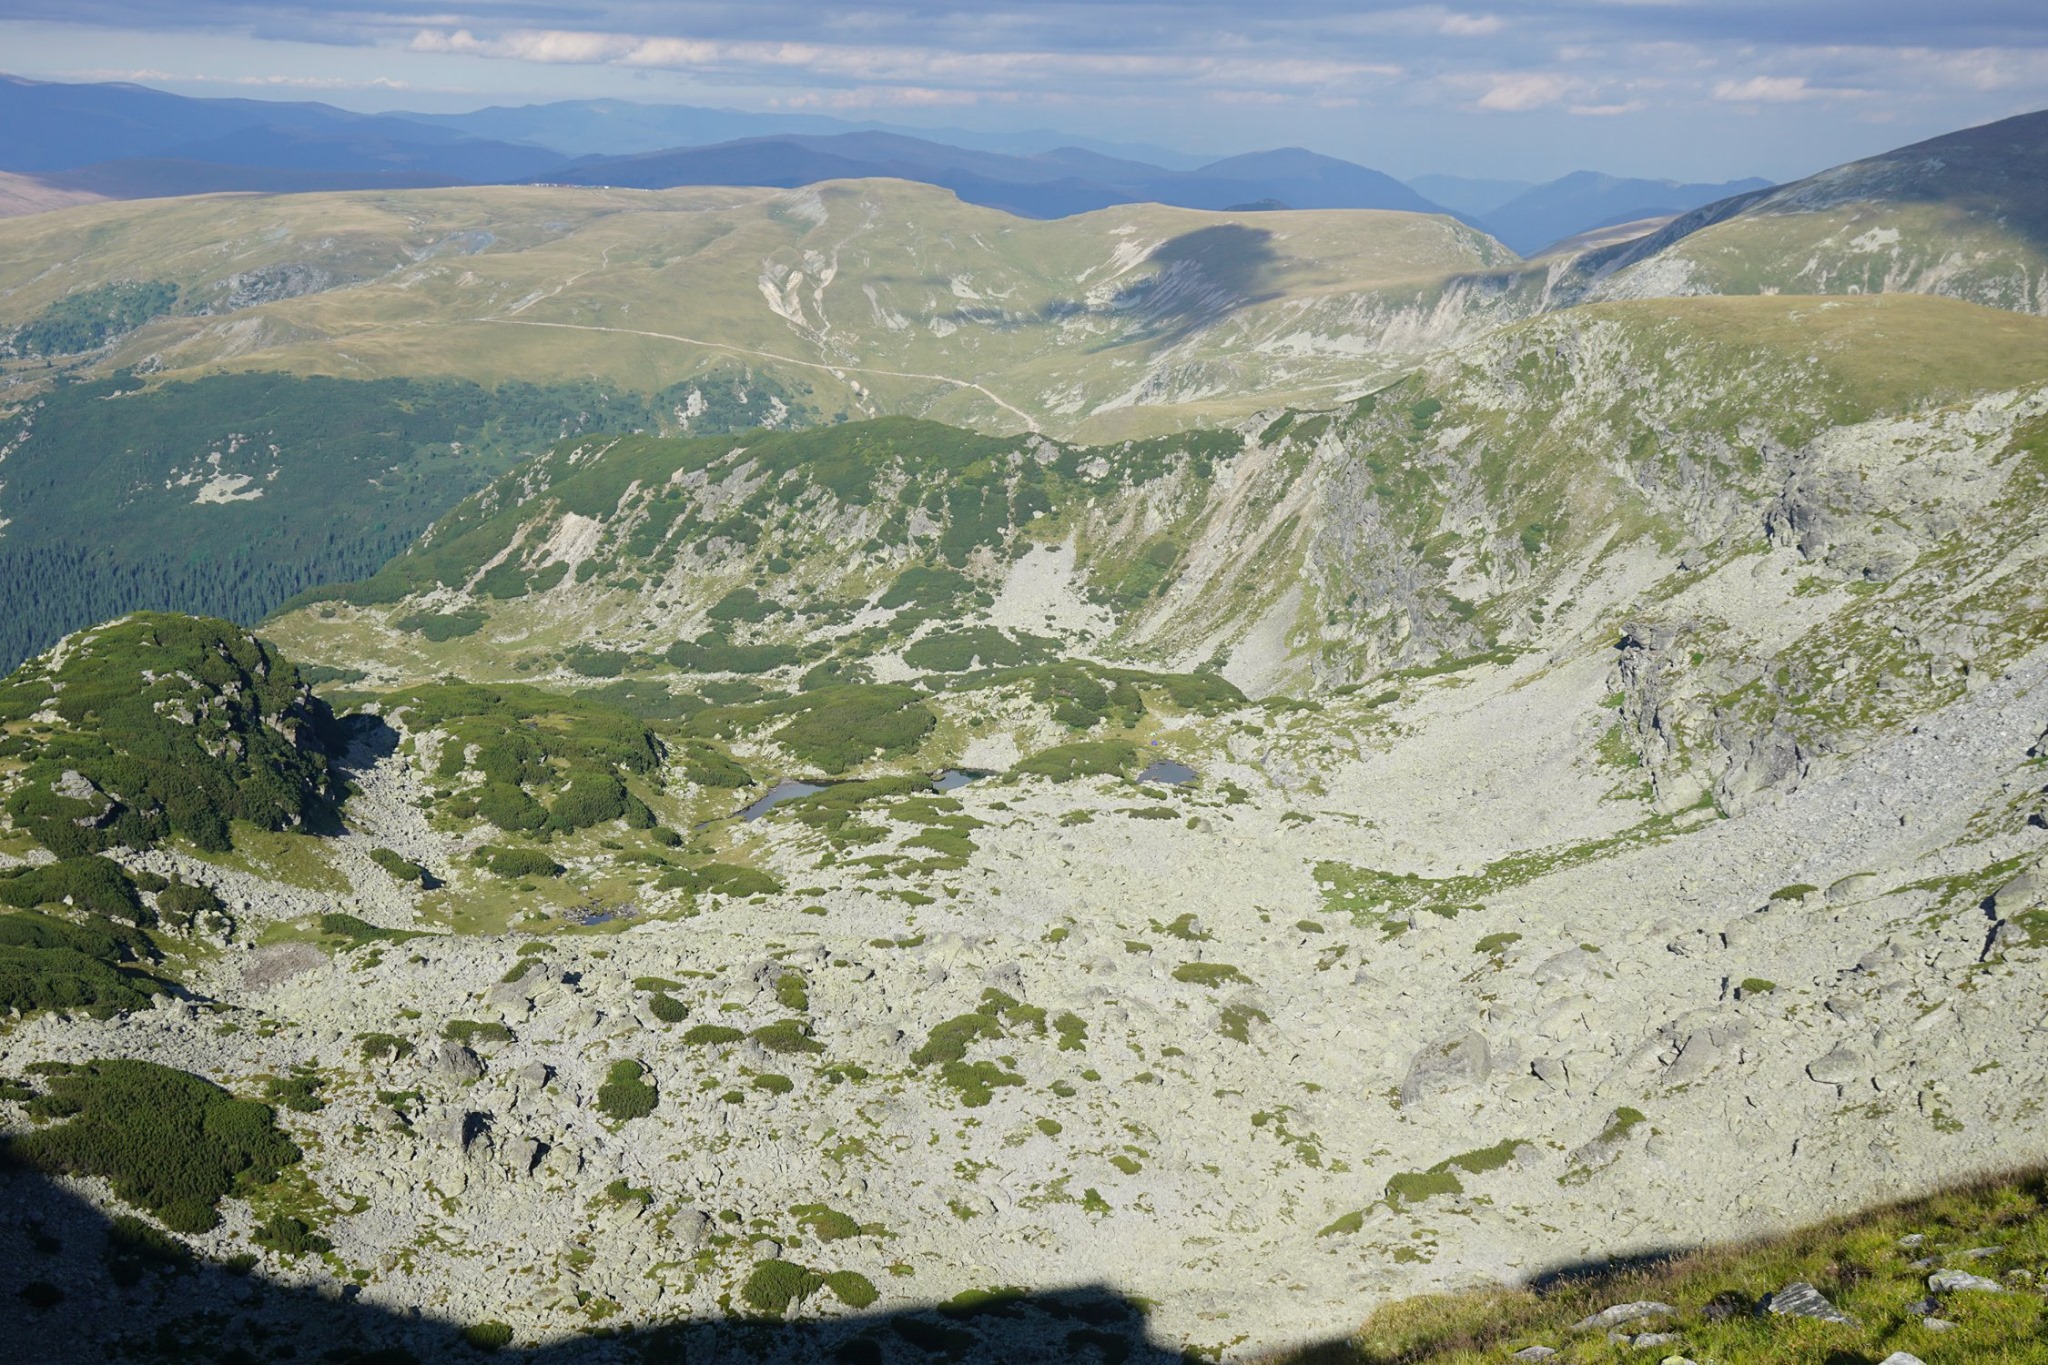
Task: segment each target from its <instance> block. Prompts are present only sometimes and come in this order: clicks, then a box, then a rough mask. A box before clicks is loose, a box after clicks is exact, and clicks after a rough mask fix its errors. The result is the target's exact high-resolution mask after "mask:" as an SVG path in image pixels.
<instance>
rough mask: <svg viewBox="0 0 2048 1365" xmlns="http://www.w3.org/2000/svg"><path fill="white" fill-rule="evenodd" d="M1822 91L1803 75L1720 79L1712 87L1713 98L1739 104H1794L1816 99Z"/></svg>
mask: <svg viewBox="0 0 2048 1365" xmlns="http://www.w3.org/2000/svg"><path fill="white" fill-rule="evenodd" d="M1824 93H1825V92H1824V91H1820V90H1815V89H1814V88H1813V87H1811V86H1809V85H1808V84H1807V83H1806V77H1804V76H1751V77H1750V78H1749V79H1748V80H1746V81H1722V82H1720V83H1719V84H1718V85H1716V86H1715V87H1714V98H1715V99H1717V100H1728V101H1733V102H1736V103H1741V104H1795V103H1797V102H1799V101H1800V100H1810V99H1818V98H1819V97H1820V96H1821V95H1822V94H1824Z"/></svg>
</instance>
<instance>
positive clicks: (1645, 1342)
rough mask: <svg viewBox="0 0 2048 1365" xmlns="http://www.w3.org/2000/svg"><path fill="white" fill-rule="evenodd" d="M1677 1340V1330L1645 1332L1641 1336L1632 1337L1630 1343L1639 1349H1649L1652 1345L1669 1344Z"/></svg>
mask: <svg viewBox="0 0 2048 1365" xmlns="http://www.w3.org/2000/svg"><path fill="white" fill-rule="evenodd" d="M1676 1340H1678V1333H1676V1332H1644V1333H1643V1334H1642V1335H1640V1336H1637V1337H1632V1338H1630V1340H1629V1343H1628V1344H1629V1345H1630V1346H1632V1347H1634V1348H1635V1349H1636V1350H1638V1351H1647V1350H1649V1349H1650V1348H1651V1347H1652V1346H1669V1345H1670V1344H1671V1343H1672V1342H1674V1341H1676Z"/></svg>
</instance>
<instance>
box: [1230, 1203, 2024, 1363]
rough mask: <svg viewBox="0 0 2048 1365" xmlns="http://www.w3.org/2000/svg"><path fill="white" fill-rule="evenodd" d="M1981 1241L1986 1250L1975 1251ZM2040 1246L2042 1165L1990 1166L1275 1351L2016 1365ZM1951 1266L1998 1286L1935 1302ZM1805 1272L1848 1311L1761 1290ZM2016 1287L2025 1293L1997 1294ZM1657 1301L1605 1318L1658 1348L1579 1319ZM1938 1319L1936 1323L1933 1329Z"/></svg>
mask: <svg viewBox="0 0 2048 1365" xmlns="http://www.w3.org/2000/svg"><path fill="white" fill-rule="evenodd" d="M1980 1249H1982V1250H1983V1251H1984V1253H1985V1254H1973V1253H1977V1252H1979V1251H1980ZM2044 1255H2048V1181H2044V1179H2043V1177H2042V1175H2041V1174H2040V1173H2039V1172H2038V1171H2036V1172H2027V1173H2022V1174H2019V1175H2016V1176H2011V1177H2006V1178H2002V1179H1985V1180H1982V1181H1979V1182H1976V1183H1973V1184H1969V1185H1965V1186H1961V1187H1959V1188H1956V1189H1952V1190H1947V1191H1943V1192H1941V1193H1938V1194H1934V1195H1930V1196H1927V1197H1924V1198H1919V1199H1914V1200H1910V1201H1906V1202H1902V1203H1898V1204H1893V1205H1890V1206H1888V1207H1883V1208H1876V1209H1869V1210H1862V1211H1858V1212H1855V1213H1849V1214H1845V1215H1844V1216H1842V1217H1841V1218H1839V1219H1836V1220H1834V1221H1831V1222H1828V1223H1824V1224H1821V1225H1820V1226H1817V1227H1812V1228H1807V1229H1804V1230H1802V1231H1799V1232H1795V1233H1792V1234H1789V1235H1787V1236H1782V1237H1773V1238H1769V1239H1765V1240H1762V1241H1758V1242H1754V1243H1749V1244H1745V1245H1736V1246H1727V1247H1710V1248H1706V1249H1704V1250H1700V1251H1694V1252H1689V1253H1683V1254H1678V1255H1674V1256H1673V1257H1672V1258H1671V1259H1669V1260H1665V1261H1661V1262H1652V1263H1651V1264H1649V1265H1647V1266H1638V1267H1626V1266H1624V1267H1615V1268H1600V1267H1596V1268H1593V1269H1592V1270H1590V1271H1589V1272H1588V1273H1586V1274H1583V1275H1579V1276H1575V1277H1571V1278H1565V1279H1562V1280H1560V1281H1559V1282H1558V1283H1556V1284H1554V1285H1551V1286H1549V1287H1545V1288H1538V1289H1517V1290H1510V1289H1492V1290H1474V1291H1472V1292H1470V1293H1465V1294H1449V1295H1433V1296H1427V1297H1422V1298H1416V1299H1407V1300H1402V1301H1399V1302H1396V1303H1392V1304H1389V1305H1387V1306H1386V1307H1384V1308H1381V1309H1379V1310H1377V1311H1376V1312H1374V1313H1373V1314H1372V1315H1371V1316H1370V1317H1368V1318H1367V1319H1366V1320H1365V1322H1364V1323H1363V1324H1362V1325H1361V1326H1360V1328H1359V1329H1358V1332H1357V1333H1356V1335H1354V1336H1353V1337H1352V1338H1350V1339H1349V1340H1348V1341H1343V1342H1335V1343H1330V1344H1327V1345H1323V1346H1318V1347H1316V1348H1314V1349H1312V1350H1309V1351H1305V1352H1292V1353H1288V1354H1285V1355H1280V1356H1275V1357H1271V1358H1270V1359H1272V1360H1274V1361H1276V1362H1278V1361H1286V1362H1290V1365H1396V1363H1397V1362H1398V1363H1399V1365H1479V1362H1482V1361H1486V1362H1490V1361H1497V1360H1501V1359H1503V1358H1505V1357H1507V1356H1508V1355H1509V1354H1510V1353H1512V1352H1514V1351H1517V1350H1522V1349H1525V1348H1527V1347H1530V1346H1548V1347H1550V1348H1551V1349H1553V1350H1555V1351H1557V1352H1559V1354H1558V1355H1556V1356H1555V1357H1553V1358H1554V1359H1557V1360H1560V1361H1567V1362H1571V1365H1580V1363H1581V1362H1585V1363H1587V1365H1591V1363H1592V1362H1608V1361H1629V1360H1642V1359H1645V1358H1648V1359H1661V1358H1665V1357H1669V1356H1674V1355H1675V1356H1681V1357H1684V1358H1687V1359H1698V1360H1729V1361H1735V1360H1739V1361H1744V1362H1756V1365H1795V1363H1799V1362H1807V1361H1818V1360H1825V1361H1841V1362H1848V1361H1856V1362H1875V1361H1880V1360H1883V1359H1885V1358H1887V1357H1888V1356H1890V1354H1891V1353H1892V1352H1894V1351H1904V1352H1907V1353H1908V1354H1910V1355H1912V1356H1914V1357H1916V1358H1919V1359H1922V1360H1926V1361H1929V1362H1946V1361H1955V1362H1962V1361H1972V1362H1980V1365H2019V1363H2020V1362H2024V1361H2037V1360H2040V1359H2041V1358H2042V1355H2043V1346H2042V1336H2041V1333H2042V1330H2043V1326H2044V1323H2043V1314H2042V1306H2041V1299H2040V1296H2039V1294H2038V1293H2035V1292H2029V1291H2031V1290H2032V1289H2033V1286H2034V1284H2035V1277H2036V1275H2037V1274H2038V1273H2039V1269H2040V1265H2041V1261H2042V1258H2043V1256H2044ZM1943 1269H1947V1270H1959V1271H1961V1272H1963V1273H1965V1274H1969V1275H1974V1276H1977V1277H1980V1278H1983V1279H1987V1280H1989V1281H1991V1282H1992V1283H1993V1284H1995V1285H1998V1286H1999V1288H1998V1289H1996V1290H1992V1291H1989V1292H1987V1291H1986V1290H1983V1289H1974V1290H1958V1291H1953V1292H1948V1293H1943V1294H1940V1295H1937V1296H1934V1297H1933V1299H1932V1303H1933V1307H1932V1308H1927V1307H1920V1305H1922V1304H1923V1303H1925V1302H1927V1301H1929V1299H1930V1295H1929V1292H1928V1284H1927V1281H1928V1277H1929V1275H1930V1274H1931V1273H1939V1272H1940V1271H1941V1270H1943ZM1798 1282H1804V1283H1807V1284H1810V1285H1812V1286H1813V1287H1814V1288H1816V1289H1817V1290H1819V1291H1820V1293H1821V1294H1822V1295H1823V1296H1825V1297H1826V1298H1827V1299H1828V1300H1829V1301H1830V1302H1831V1303H1833V1304H1834V1305H1835V1306H1836V1307H1837V1308H1839V1309H1841V1310H1842V1311H1844V1312H1846V1313H1847V1314H1849V1316H1850V1317H1851V1318H1853V1319H1854V1321H1853V1322H1849V1323H1838V1322H1824V1321H1817V1320H1814V1319H1811V1318H1800V1317H1791V1316H1785V1315H1780V1314H1773V1313H1770V1312H1768V1311H1765V1310H1764V1307H1763V1306H1764V1304H1765V1303H1767V1302H1768V1300H1769V1299H1770V1298H1771V1297H1772V1296H1774V1295H1776V1294H1777V1293H1778V1292H1779V1291H1780V1290H1782V1289H1784V1288H1785V1287H1786V1286H1787V1285H1789V1284H1793V1283H1798ZM2008 1289H2017V1290H2018V1291H2019V1292H2016V1293H2014V1292H2006V1290H2008ZM1645 1302H1647V1303H1653V1304H1662V1305H1665V1306H1667V1307H1669V1308H1670V1309H1672V1310H1673V1311H1672V1312H1670V1313H1657V1314H1651V1315H1648V1316H1646V1317H1643V1318H1639V1319H1636V1320H1634V1321H1632V1322H1628V1323H1625V1324H1623V1325H1621V1326H1620V1327H1618V1328H1616V1329H1615V1330H1616V1331H1618V1332H1619V1333H1621V1334H1622V1335H1623V1336H1624V1338H1633V1337H1635V1336H1637V1335H1639V1334H1642V1333H1666V1332H1669V1333H1672V1334H1674V1337H1673V1339H1672V1340H1670V1341H1667V1342H1662V1343H1656V1344H1655V1349H1654V1350H1652V1349H1651V1346H1649V1345H1645V1346H1642V1347H1637V1346H1635V1345H1633V1343H1632V1340H1629V1339H1624V1340H1621V1341H1610V1340H1609V1339H1608V1336H1607V1331H1606V1330H1603V1329H1600V1328H1589V1327H1583V1326H1580V1325H1579V1324H1581V1323H1582V1322H1584V1320H1585V1319H1587V1318H1589V1317H1592V1316H1593V1315H1595V1314H1598V1313H1600V1312H1602V1311H1603V1310H1605V1309H1608V1308H1610V1307H1613V1306H1614V1305H1617V1304H1628V1303H1645ZM1929 1318H1934V1319H1937V1320H1938V1322H1939V1323H1945V1324H1947V1325H1946V1326H1945V1327H1944V1326H1939V1325H1937V1326H1934V1327H1929V1326H1927V1325H1925V1324H1926V1320H1927V1319H1929Z"/></svg>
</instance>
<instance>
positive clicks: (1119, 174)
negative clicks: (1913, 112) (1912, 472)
mask: <svg viewBox="0 0 2048 1365" xmlns="http://www.w3.org/2000/svg"><path fill="white" fill-rule="evenodd" d="M0 126H4V127H6V128H7V129H8V130H9V133H10V136H9V137H8V138H7V139H5V141H4V143H0V173H9V172H11V173H13V174H12V175H11V176H10V177H9V178H8V179H7V180H6V181H5V182H0V215H4V214H9V213H25V212H39V211H42V210H44V209H46V208H48V207H51V206H53V205H61V204H66V203H74V202H78V201H80V200H85V199H93V198H103V199H138V198H157V197H165V196H173V195H186V194H203V193H213V192H223V191H242V192H268V193H297V192H304V191H311V190H343V189H374V188H380V187H385V188H394V189H398V188H421V187H426V186H434V185H462V184H516V183H532V182H540V183H556V184H572V185H609V186H619V187H626V188H638V189H670V188H674V187H677V186H683V185H759V186H768V187H774V188H793V187H796V186H799V185H807V184H812V183H815V182H817V181H821V180H836V179H865V178H874V177H887V178H894V179H901V180H915V181H922V182H924V183H926V184H932V185H938V186H942V187H943V188H945V189H948V190H951V191H952V192H953V193H954V194H956V195H958V196H959V197H960V198H961V199H962V200H964V201H966V202H968V203H973V204H981V205H985V206H987V207H990V208H998V209H1002V210H1004V211H1005V212H1008V213H1013V214H1016V215H1019V216H1021V217H1027V218H1060V217H1066V216H1068V215H1070V214H1075V213H1085V212H1089V211H1091V210H1095V209H1102V208H1108V207H1110V206H1112V205H1117V204H1130V203H1160V204H1168V205H1173V206H1177V207H1181V208H1196V209H1210V210H1254V209H1257V210H1270V209H1394V210H1401V211H1405V212H1411V213H1448V214H1451V215H1452V216H1454V217H1457V218H1460V219H1462V220H1463V221H1465V222H1467V223H1469V224H1471V225H1473V226H1476V227H1480V228H1483V229H1484V230H1486V231H1487V232H1489V233H1491V234H1492V235H1494V236H1495V237H1496V238H1498V239H1499V240H1500V241H1502V242H1503V243H1505V244H1506V245H1508V246H1509V247H1511V248H1513V249H1514V250H1515V251H1517V252H1520V253H1522V254H1524V255H1527V254H1530V253H1533V252H1536V251H1539V250H1540V249H1541V248H1543V247H1545V246H1547V245H1549V244H1551V243H1553V242H1556V241H1559V240H1561V239H1564V238H1568V237H1571V236H1573V235H1574V234H1577V233H1581V232H1585V231H1587V230H1589V229H1593V228H1598V227H1605V226H1609V225H1612V224H1616V223H1625V222H1633V221H1636V220H1640V219H1668V218H1671V217H1674V216H1676V215H1678V214H1681V213H1685V212H1688V211H1690V210H1692V209H1696V208H1698V207H1700V206H1702V205H1704V204H1708V203H1712V202H1714V201H1715V200H1718V199H1721V198H1724V197H1726V196H1728V195H1731V194H1738V193H1743V192H1747V191H1750V190H1754V189H1758V188H1762V187H1764V186H1766V185H1767V183H1768V182H1765V181H1762V180H1745V181H1734V182H1730V183H1728V184H1725V185H1681V184H1678V183H1676V182H1672V181H1660V180H1630V179H1620V178H1616V177H1613V176H1605V175H1599V174H1596V173H1594V172H1590V171H1581V172H1576V173H1574V174H1572V175H1569V176H1566V177H1564V178H1563V179H1561V180H1556V181H1552V182H1551V183H1549V184H1546V185H1532V184H1528V183H1526V182H1520V181H1484V180H1468V179H1464V178H1461V177H1456V176H1423V177H1418V178H1417V179H1416V180H1414V181H1413V182H1411V183H1408V184H1403V183H1402V182H1401V181H1399V180H1396V179H1394V178H1393V177H1392V176H1389V175H1386V174H1383V173H1382V172H1380V171H1376V170H1373V169H1371V168H1369V167H1365V166H1360V165H1356V164H1354V163H1352V162H1349V161H1344V160H1341V159H1339V158H1336V157H1330V156H1323V155H1320V154H1318V153H1316V152H1311V151H1308V150H1305V149H1303V148H1299V147H1285V148H1279V149H1277V150H1271V151H1261V152H1251V153H1247V154H1244V155H1241V156H1233V157H1227V158H1224V159H1223V160H1220V161H1212V162H1209V163H1207V164H1204V165H1193V164H1189V159H1188V158H1185V157H1181V156H1177V155H1176V154H1174V153H1171V152H1166V151H1163V150H1161V149H1157V148H1132V147H1125V146H1121V145H1119V144H1115V143H1105V142H1099V141H1097V142H1077V141H1075V140H1073V139H1068V138H1064V137H1063V135H1061V134H1056V133H1016V134H1008V135H993V136H992V135H987V134H974V133H967V132H961V131H951V130H949V131H948V132H947V133H946V134H944V136H947V137H950V138H952V139H954V140H953V141H950V142H941V141H935V140H933V139H932V138H931V137H930V136H922V135H914V133H913V131H912V130H904V129H899V128H894V127H890V126H886V125H872V126H862V125H858V124H853V123H848V122H845V121H842V120H837V119H831V118H825V117H822V116H815V115H760V114H745V113H739V112H735V111H731V110H718V109H701V108H695V107H691V106H687V105H639V104H631V103H628V102H625V101H619V100H587V101H566V102H559V103H554V104H543V105H528V106H523V107H518V108H506V107H494V108H488V109H480V110H475V111H473V112H471V113H466V114H358V113H352V112H350V111H348V110H344V109H337V108H334V107H333V106H331V105H325V104H318V103H284V102H279V101H269V100H246V99H191V98H187V97H185V96H181V95H173V94H169V93H167V92H164V91H160V90H152V89H149V88H146V87H143V86H137V85H125V84H77V85H73V84H56V83H50V82H42V81H31V80H25V79H22V78H19V77H11V76H0Z"/></svg>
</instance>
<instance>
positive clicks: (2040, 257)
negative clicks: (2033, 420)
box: [1578, 113, 2048, 313]
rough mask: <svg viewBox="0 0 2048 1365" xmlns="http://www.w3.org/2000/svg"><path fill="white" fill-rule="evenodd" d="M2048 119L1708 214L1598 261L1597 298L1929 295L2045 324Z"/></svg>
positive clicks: (1919, 147)
mask: <svg viewBox="0 0 2048 1365" xmlns="http://www.w3.org/2000/svg"><path fill="white" fill-rule="evenodd" d="M2044 127H2048V114H2038V113H2037V114H2024V115H2021V116H2019V117H2017V118H2011V119H2005V120H2002V121H2000V122H1997V123H1991V124H1986V125H1984V126H1982V127H1979V128H1970V129H1965V130H1963V131H1961V132H1957V133H1950V134H1947V135H1945V136H1943V137H1938V138H1933V139H1930V140H1929V141H1926V142H1921V143H1916V144H1914V145H1913V146H1910V147H1902V148H1899V149H1898V150H1896V151H1892V152H1887V153H1885V154H1883V155H1881V156H1875V157H1870V158H1867V159H1865V160H1863V161H1856V162H1851V163H1849V164H1847V165H1844V166H1837V167H1834V168H1832V169H1830V170H1826V171H1823V172H1821V173H1820V174H1818V175H1815V176H1811V177H1809V178H1807V179H1805V180H1801V181H1796V182H1794V183H1792V184H1790V185H1785V186H1781V187H1779V188H1777V189H1775V190H1770V191H1765V192H1763V193H1760V194H1757V195H1754V196H1748V197H1745V198H1743V199H1741V200H1737V201H1730V202H1729V203H1728V204H1726V205H1722V206H1710V207H1709V208H1707V209H1703V210H1700V211H1699V212H1697V213H1695V214H1689V215H1687V216H1685V217H1684V218H1681V219H1679V220H1678V221H1676V222H1674V223H1673V224H1671V225H1670V226H1669V227H1667V228H1665V229H1663V230H1661V231H1660V232H1658V233H1656V234H1654V235H1652V236H1651V237H1649V238H1646V239H1643V240H1641V241H1638V242H1634V243H1630V244H1627V245H1624V246H1620V247H1611V248H1606V249H1602V250H1597V251H1594V252H1591V253H1589V254H1588V255H1587V256H1586V257H1585V258H1583V259H1582V260H1581V261H1580V262H1579V263H1578V264H1579V269H1580V270H1582V271H1586V272H1589V273H1591V274H1593V275H1596V276H1597V277H1598V278H1597V281H1596V282H1595V283H1593V285H1592V294H1593V296H1595V297H1622V298H1626V297H1645V296H1651V295H1662V294H1698V293H1714V294H1766V293H1786V294H1874V293H1925V294H1941V295H1946V296H1948V297H1951V298H1959V299H1966V300H1969V301H1971V302H1973V303H1981V304H1986V305H1989V306H1991V307H1996V308H2007V309H2012V310H2014V311H2017V312H2024V313H2040V312H2043V311H2044V310H2048V294H2044V286H2043V281H2044V279H2048V194H2044V192H2043V189H2042V186H2043V185H2044V184H2048V150H2044V148H2048V142H2044V139H2043V136H2042V133H2043V129H2044ZM1731 209H1732V210H1733V211H1732V212H1731Z"/></svg>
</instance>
